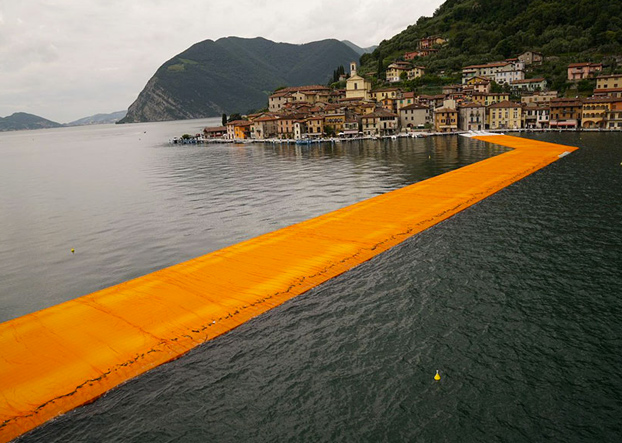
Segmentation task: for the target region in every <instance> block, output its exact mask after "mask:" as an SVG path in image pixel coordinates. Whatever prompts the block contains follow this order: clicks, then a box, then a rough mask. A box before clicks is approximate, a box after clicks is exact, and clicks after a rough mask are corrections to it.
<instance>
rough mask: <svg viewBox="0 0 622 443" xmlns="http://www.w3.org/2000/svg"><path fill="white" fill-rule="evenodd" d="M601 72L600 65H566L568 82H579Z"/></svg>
mask: <svg viewBox="0 0 622 443" xmlns="http://www.w3.org/2000/svg"><path fill="white" fill-rule="evenodd" d="M602 70H603V65H602V63H572V64H570V65H568V80H570V81H579V80H583V79H584V78H590V77H594V76H595V75H596V73H597V72H600V71H602Z"/></svg>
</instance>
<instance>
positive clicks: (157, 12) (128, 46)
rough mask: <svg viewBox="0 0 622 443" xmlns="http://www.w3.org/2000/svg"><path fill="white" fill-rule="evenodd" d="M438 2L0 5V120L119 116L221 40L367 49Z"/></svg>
mask: <svg viewBox="0 0 622 443" xmlns="http://www.w3.org/2000/svg"><path fill="white" fill-rule="evenodd" d="M441 3H442V1H441V0H339V1H335V0H305V1H299V0H234V1H230V0H216V1H214V0H0V117H6V116H7V115H10V114H12V113H14V112H18V111H22V112H29V113H32V114H36V115H39V116H41V117H45V118H48V119H50V120H54V121H57V122H60V123H67V122H70V121H73V120H77V119H79V118H82V117H86V116H89V115H92V114H97V113H109V112H114V111H120V110H123V109H127V107H128V106H129V105H130V104H131V103H132V102H133V101H134V100H135V99H136V97H137V96H138V94H139V92H140V91H141V90H142V88H143V87H144V86H145V84H146V83H147V81H148V80H149V79H150V78H151V76H152V75H153V74H154V73H155V71H156V70H157V69H158V67H159V66H160V65H161V64H162V63H164V62H165V61H167V60H168V59H170V58H172V57H173V56H175V55H176V54H178V53H180V52H182V51H184V50H185V49H187V48H188V47H189V46H191V45H192V44H194V43H197V42H199V41H202V40H206V39H211V40H217V39H219V38H221V37H227V36H239V37H265V38H267V39H269V40H273V41H277V42H287V43H308V42H312V41H317V40H322V39H326V38H336V39H339V40H350V41H352V42H353V43H355V44H357V45H359V46H361V47H367V46H371V45H375V44H378V43H379V42H380V41H382V40H383V39H388V38H391V37H392V36H393V35H395V34H397V33H398V32H400V31H402V30H403V29H404V28H406V27H407V26H408V25H409V24H413V23H415V22H416V21H417V19H418V18H419V17H420V16H422V15H424V16H430V15H432V14H433V13H434V10H435V9H436V8H437V7H438V6H439V5H440V4H441Z"/></svg>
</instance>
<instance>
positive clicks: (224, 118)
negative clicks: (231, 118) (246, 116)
mask: <svg viewBox="0 0 622 443" xmlns="http://www.w3.org/2000/svg"><path fill="white" fill-rule="evenodd" d="M221 121H222V126H226V125H227V114H225V113H224V112H223V113H222V120H221Z"/></svg>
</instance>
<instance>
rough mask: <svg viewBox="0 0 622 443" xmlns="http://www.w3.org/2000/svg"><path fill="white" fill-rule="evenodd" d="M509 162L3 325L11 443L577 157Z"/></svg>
mask: <svg viewBox="0 0 622 443" xmlns="http://www.w3.org/2000/svg"><path fill="white" fill-rule="evenodd" d="M476 138H479V139H481V140H485V141H487V142H492V143H496V144H499V145H503V146H508V147H511V148H514V150H512V151H510V152H507V153H504V154H502V155H499V156H496V157H493V158H490V159H487V160H484V161H481V162H479V163H476V164H473V165H470V166H466V167H463V168H461V169H458V170H455V171H452V172H448V173H446V174H443V175H440V176H437V177H434V178H431V179H428V180H425V181H423V182H419V183H416V184H414V185H411V186H407V187H405V188H402V189H398V190H396V191H393V192H389V193H386V194H383V195H380V196H377V197H374V198H371V199H369V200H365V201H363V202H361V203H357V204H355V205H352V206H348V207H346V208H343V209H340V210H338V211H335V212H331V213H328V214H325V215H322V216H320V217H317V218H314V219H311V220H308V221H305V222H303V223H299V224H296V225H293V226H290V227H288V228H285V229H281V230H278V231H275V232H272V233H269V234H265V235H262V236H260V237H257V238H253V239H251V240H248V241H244V242H242V243H239V244H236V245H233V246H230V247H227V248H224V249H221V250H219V251H216V252H213V253H211V254H207V255H205V256H202V257H198V258H195V259H193V260H190V261H187V262H185V263H181V264H178V265H175V266H172V267H170V268H167V269H163V270H161V271H157V272H154V273H152V274H149V275H145V276H143V277H140V278H137V279H135V280H131V281H128V282H126V283H122V284H120V285H116V286H113V287H111V288H108V289H104V290H102V291H98V292H95V293H93V294H90V295H86V296H83V297H80V298H77V299H75V300H71V301H68V302H65V303H62V304H60V305H57V306H53V307H51V308H48V309H43V310H41V311H38V312H34V313H32V314H28V315H25V316H23V317H20V318H17V319H14V320H10V321H8V322H5V323H2V324H0V441H8V440H11V439H13V438H15V437H17V436H18V435H20V434H22V433H24V432H26V431H29V430H31V429H33V428H35V427H36V426H38V425H40V424H42V423H44V422H45V421H47V420H49V419H51V418H53V417H55V416H57V415H59V414H62V413H64V412H67V411H69V410H71V409H73V408H75V407H77V406H79V405H82V404H84V403H87V402H89V401H92V400H93V399H95V398H97V397H98V396H100V395H102V394H103V393H105V392H106V391H108V390H109V389H111V388H113V387H115V386H117V385H119V384H120V383H122V382H124V381H126V380H129V379H131V378H133V377H135V376H137V375H139V374H142V373H144V372H146V371H148V370H149V369H151V368H154V367H155V366H158V365H160V364H162V363H164V362H167V361H170V360H172V359H175V358H177V357H179V356H180V355H182V354H184V353H185V352H187V351H188V350H190V349H192V348H194V347H195V346H197V345H199V344H201V343H203V342H205V341H206V340H210V339H212V338H214V337H217V336H218V335H220V334H223V333H225V332H227V331H229V330H231V329H233V328H235V327H237V326H239V325H240V324H242V323H244V322H245V321H247V320H249V319H251V318H253V317H256V316H257V315H259V314H261V313H263V312H265V311H267V310H269V309H271V308H273V307H275V306H277V305H279V304H281V303H283V302H285V301H286V300H289V299H291V298H293V297H295V296H297V295H299V294H302V293H303V292H305V291H307V290H309V289H310V288H313V287H315V286H317V285H319V284H320V283H323V282H325V281H326V280H329V279H330V278H332V277H335V276H336V275H339V274H341V273H343V272H345V271H347V270H349V269H351V268H353V267H354V266H356V265H358V264H360V263H363V262H365V261H367V260H369V259H370V258H372V257H374V256H376V255H378V254H380V253H381V252H383V251H386V250H387V249H389V248H391V247H392V246H395V245H396V244H398V243H400V242H402V241H404V240H405V239H407V238H409V237H411V236H413V235H415V234H417V233H419V232H421V231H423V230H424V229H426V228H429V227H430V226H433V225H435V224H437V223H438V222H440V221H442V220H445V219H447V218H448V217H451V216H452V215H454V214H456V213H457V212H459V211H462V210H463V209H465V208H467V207H469V206H471V205H473V204H474V203H476V202H478V201H480V200H482V199H484V198H486V197H488V196H489V195H491V194H493V193H495V192H497V191H499V190H500V189H502V188H505V187H506V186H508V185H510V184H511V183H514V182H515V181H517V180H520V179H521V178H523V177H525V176H526V175H529V174H531V173H532V172H534V171H536V170H538V169H540V168H543V167H544V166H546V165H548V164H550V163H552V162H554V161H555V160H557V159H558V158H559V157H560V156H561V155H563V154H564V153H568V152H571V151H574V150H575V149H576V148H572V147H568V146H560V145H555V144H551V143H544V142H538V141H534V140H528V139H523V138H516V137H508V136H504V135H497V136H485V137H476Z"/></svg>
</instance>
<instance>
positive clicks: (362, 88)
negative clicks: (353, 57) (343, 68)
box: [346, 62, 371, 100]
mask: <svg viewBox="0 0 622 443" xmlns="http://www.w3.org/2000/svg"><path fill="white" fill-rule="evenodd" d="M370 92H371V82H370V81H369V80H366V79H364V78H363V77H361V76H360V75H358V74H357V73H356V63H354V62H352V63H350V78H348V79H347V80H346V99H350V98H358V99H361V100H370V98H371V94H370Z"/></svg>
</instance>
